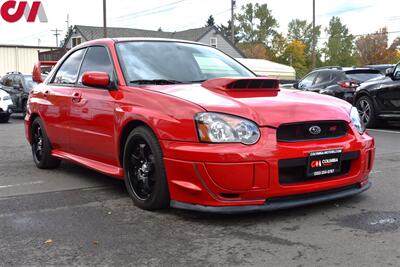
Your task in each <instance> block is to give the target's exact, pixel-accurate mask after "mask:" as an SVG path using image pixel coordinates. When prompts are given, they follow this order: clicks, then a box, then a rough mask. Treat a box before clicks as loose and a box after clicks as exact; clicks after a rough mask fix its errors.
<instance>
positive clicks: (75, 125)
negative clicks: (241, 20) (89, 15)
mask: <svg viewBox="0 0 400 267" xmlns="http://www.w3.org/2000/svg"><path fill="white" fill-rule="evenodd" d="M33 74H34V77H35V80H36V81H38V82H41V81H40V80H41V77H40V64H37V65H36V66H35V69H34V73H33ZM25 126H26V137H27V139H28V141H29V143H30V144H31V146H32V154H33V159H34V162H35V164H36V165H37V167H39V168H42V169H49V168H56V167H58V166H59V164H60V162H61V160H68V161H72V162H75V163H78V164H81V165H84V166H86V167H88V168H91V169H94V170H96V171H99V172H102V173H104V174H107V175H110V176H113V177H116V178H118V179H124V180H125V184H126V187H127V190H128V192H129V195H130V196H131V198H132V199H133V202H134V203H135V204H136V205H137V206H139V207H140V208H143V209H147V210H155V209H160V208H166V207H169V206H171V207H175V208H181V209H188V210H197V211H207V212H218V213H235V212H252V211H265V210H275V209H282V208H289V207H296V206H300V205H305V204H310V203H316V202H321V201H327V200H333V199H337V198H342V197H347V196H352V195H355V194H358V193H361V192H363V191H365V190H367V189H368V188H369V187H370V185H371V184H370V182H369V181H368V174H369V172H370V171H371V168H372V166H373V162H374V155H375V144H374V140H373V138H372V137H370V136H369V135H368V134H367V133H366V132H365V129H364V127H363V125H362V123H361V122H360V117H359V114H358V112H357V109H355V108H354V107H352V106H351V105H350V104H348V103H346V102H344V101H342V100H339V99H335V98H333V97H329V96H323V95H319V94H315V93H307V92H302V91H296V90H285V89H280V88H279V83H278V81H277V80H274V79H268V78H257V77H256V76H255V75H254V73H252V72H251V71H250V70H248V69H247V68H246V67H244V66H243V65H241V64H240V63H238V62H237V61H235V60H234V59H232V58H231V57H229V56H227V55H225V54H224V53H222V52H220V51H219V50H217V49H215V48H212V47H209V46H206V45H202V44H198V43H192V42H185V41H178V40H165V39H103V40H96V41H92V42H87V43H85V44H82V45H80V46H78V47H76V48H74V49H73V50H72V51H70V52H69V53H68V54H67V55H66V56H64V57H63V58H62V59H61V60H60V61H59V62H58V63H57V65H56V66H55V67H54V68H53V70H52V71H51V73H50V74H49V75H48V76H47V78H46V80H45V81H44V82H42V83H41V84H40V85H39V86H37V87H36V88H35V89H34V90H33V91H32V92H31V94H30V97H29V101H28V111H27V115H26V117H25Z"/></svg>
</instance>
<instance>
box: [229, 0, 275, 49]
mask: <svg viewBox="0 0 400 267" xmlns="http://www.w3.org/2000/svg"><path fill="white" fill-rule="evenodd" d="M236 18H237V21H238V23H239V25H238V28H239V35H240V37H241V38H242V39H243V41H244V42H247V43H264V44H265V45H268V43H269V41H270V39H271V38H272V37H273V36H274V35H275V34H276V28H277V27H278V22H277V21H276V19H275V18H274V17H273V16H272V12H271V10H270V9H268V6H267V4H263V5H259V4H255V5H253V4H252V3H248V4H247V5H245V6H242V8H241V13H240V14H237V15H236Z"/></svg>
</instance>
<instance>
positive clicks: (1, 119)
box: [0, 114, 10, 123]
mask: <svg viewBox="0 0 400 267" xmlns="http://www.w3.org/2000/svg"><path fill="white" fill-rule="evenodd" d="M9 120H10V114H7V115H4V116H1V117H0V123H7V122H8V121H9Z"/></svg>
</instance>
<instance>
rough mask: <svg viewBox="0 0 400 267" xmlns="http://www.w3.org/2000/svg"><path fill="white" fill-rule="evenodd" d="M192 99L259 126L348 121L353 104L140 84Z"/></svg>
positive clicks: (295, 94) (285, 93) (289, 93)
mask: <svg viewBox="0 0 400 267" xmlns="http://www.w3.org/2000/svg"><path fill="white" fill-rule="evenodd" d="M141 88H143V89H146V90H152V91H157V92H160V93H163V94H168V95H171V96H174V97H177V98H181V99H184V100H186V101H190V102H192V103H195V104H197V105H199V106H201V107H202V108H203V109H205V110H207V111H210V112H221V113H227V114H232V115H236V116H241V117H244V118H247V119H250V120H252V121H254V122H256V123H257V124H258V125H259V126H272V127H278V126H279V125H280V124H283V123H293V122H302V121H320V120H344V121H349V120H350V117H349V112H350V109H351V105H350V104H348V103H347V102H345V101H342V100H340V99H337V98H334V97H331V96H324V95H320V94H317V93H309V92H303V91H300V90H288V89H280V90H279V89H278V90H275V91H269V90H258V91H245V90H243V91H239V90H233V91H229V90H218V89H215V90H214V89H210V88H205V87H204V86H202V85H200V84H183V85H159V86H141Z"/></svg>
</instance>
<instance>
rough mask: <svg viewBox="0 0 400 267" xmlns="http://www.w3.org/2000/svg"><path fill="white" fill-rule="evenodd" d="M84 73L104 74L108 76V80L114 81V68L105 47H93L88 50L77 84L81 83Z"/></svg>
mask: <svg viewBox="0 0 400 267" xmlns="http://www.w3.org/2000/svg"><path fill="white" fill-rule="evenodd" d="M86 71H99V72H106V73H108V75H109V76H110V80H111V81H113V80H114V67H113V64H112V63H111V59H110V57H109V55H108V52H107V49H106V48H105V47H102V46H94V47H90V48H89V50H88V52H87V53H86V56H85V58H84V60H83V63H82V67H81V71H80V73H79V83H82V75H83V73H85V72H86Z"/></svg>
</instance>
